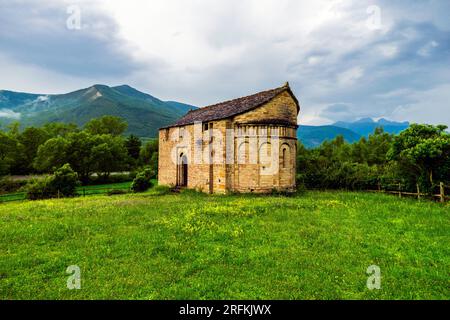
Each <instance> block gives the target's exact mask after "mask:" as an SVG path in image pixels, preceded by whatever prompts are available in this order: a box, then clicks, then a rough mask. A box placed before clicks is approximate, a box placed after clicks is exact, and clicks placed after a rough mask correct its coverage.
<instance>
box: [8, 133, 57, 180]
mask: <svg viewBox="0 0 450 320" xmlns="http://www.w3.org/2000/svg"><path fill="white" fill-rule="evenodd" d="M49 138H50V135H49V134H48V132H47V131H46V130H45V129H42V128H35V127H29V128H26V129H25V130H24V131H23V132H22V133H20V134H19V135H18V140H19V143H20V148H21V149H22V152H23V158H22V159H20V160H21V161H20V162H19V161H18V162H16V165H15V171H16V172H20V173H30V172H31V171H32V170H33V160H34V158H35V157H36V155H37V151H38V148H39V146H40V145H42V144H44V143H45V142H46V141H47V140H48V139H49Z"/></svg>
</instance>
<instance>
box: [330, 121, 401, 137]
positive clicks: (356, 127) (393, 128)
mask: <svg viewBox="0 0 450 320" xmlns="http://www.w3.org/2000/svg"><path fill="white" fill-rule="evenodd" d="M333 125H334V126H336V127H341V128H345V129H349V130H352V131H354V132H356V133H358V134H359V135H361V136H364V137H368V136H369V134H371V133H373V132H374V130H375V128H377V127H383V129H384V131H385V132H388V133H394V134H397V133H400V132H401V131H403V130H405V129H406V128H408V127H409V122H395V121H389V120H386V119H380V120H378V121H374V120H373V119H371V118H362V119H360V120H357V121H355V122H343V121H339V122H336V123H334V124H333Z"/></svg>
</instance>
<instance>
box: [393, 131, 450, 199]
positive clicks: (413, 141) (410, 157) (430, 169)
mask: <svg viewBox="0 0 450 320" xmlns="http://www.w3.org/2000/svg"><path fill="white" fill-rule="evenodd" d="M446 129H447V127H446V126H433V125H423V124H412V125H411V126H410V127H409V128H408V129H406V130H404V131H403V132H401V133H400V134H399V135H397V136H396V137H395V138H394V141H393V144H392V147H391V148H390V150H389V152H388V157H389V159H391V160H395V161H397V162H398V164H399V170H400V171H401V173H402V174H404V175H405V176H408V175H410V176H412V177H414V178H415V180H416V182H418V183H419V184H421V185H422V188H423V189H425V190H429V191H431V189H432V187H433V184H434V180H435V178H438V179H439V180H441V181H448V179H449V176H450V169H449V168H450V134H448V133H447V132H445V130H446ZM410 183H412V182H411V181H410Z"/></svg>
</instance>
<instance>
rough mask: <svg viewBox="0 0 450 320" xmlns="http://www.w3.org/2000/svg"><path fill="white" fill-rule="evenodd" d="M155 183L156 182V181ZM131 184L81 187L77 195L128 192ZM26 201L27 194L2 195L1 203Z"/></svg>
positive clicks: (120, 183) (0, 196) (0, 197)
mask: <svg viewBox="0 0 450 320" xmlns="http://www.w3.org/2000/svg"><path fill="white" fill-rule="evenodd" d="M154 181H156V180H154ZM154 181H153V182H154ZM131 183H132V181H129V182H118V183H110V184H102V185H91V186H81V187H78V188H77V194H78V195H80V196H83V195H84V196H88V195H100V194H106V193H108V191H109V190H114V189H119V190H125V191H126V190H127V189H128V190H129V189H130V187H131ZM25 199H26V193H25V192H17V193H11V194H3V195H0V203H1V202H10V201H19V200H25Z"/></svg>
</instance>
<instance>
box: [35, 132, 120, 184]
mask: <svg viewBox="0 0 450 320" xmlns="http://www.w3.org/2000/svg"><path fill="white" fill-rule="evenodd" d="M127 156H128V155H127V149H126V147H125V144H124V140H123V138H122V137H114V136H111V135H109V134H105V135H92V134H90V133H89V132H87V131H80V132H72V133H69V134H68V135H67V137H65V138H63V137H57V138H53V139H50V140H48V141H47V142H45V143H44V144H43V145H41V146H40V147H39V149H38V152H37V157H36V159H35V161H34V166H35V168H36V169H38V170H40V171H43V172H51V171H53V170H54V169H55V168H58V167H61V166H62V165H63V164H65V163H69V164H70V166H71V167H72V168H73V170H75V172H77V174H78V177H79V179H80V180H81V181H82V182H83V183H87V182H88V181H89V177H90V175H91V174H92V173H94V172H96V173H98V175H99V176H102V177H108V176H109V174H110V173H111V172H113V171H116V170H117V171H119V170H123V169H124V168H125V164H126V160H127Z"/></svg>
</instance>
